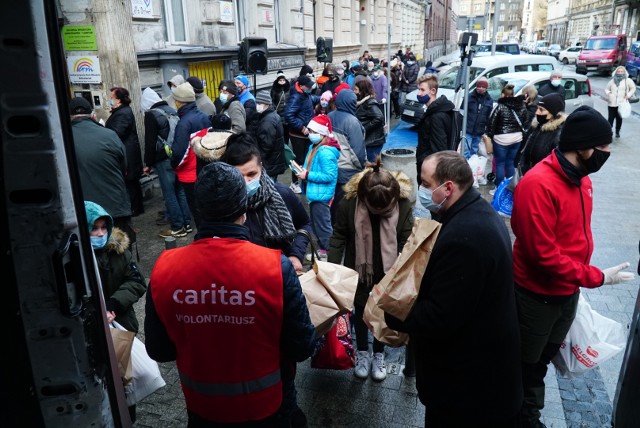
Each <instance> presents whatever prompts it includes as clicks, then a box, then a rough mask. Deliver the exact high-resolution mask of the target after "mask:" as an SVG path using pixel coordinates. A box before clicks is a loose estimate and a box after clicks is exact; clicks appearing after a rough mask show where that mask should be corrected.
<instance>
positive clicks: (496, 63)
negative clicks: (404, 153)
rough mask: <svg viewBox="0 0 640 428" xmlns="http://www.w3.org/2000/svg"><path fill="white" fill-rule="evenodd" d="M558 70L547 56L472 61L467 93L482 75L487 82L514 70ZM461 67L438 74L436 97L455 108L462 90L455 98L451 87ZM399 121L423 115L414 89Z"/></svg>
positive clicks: (412, 120)
mask: <svg viewBox="0 0 640 428" xmlns="http://www.w3.org/2000/svg"><path fill="white" fill-rule="evenodd" d="M560 67H561V64H560V62H558V60H557V59H555V58H554V57H552V56H550V55H530V54H520V55H495V56H481V57H476V58H473V61H472V62H471V67H469V90H471V89H474V88H475V87H476V81H477V80H478V78H479V77H481V76H484V77H486V78H487V79H489V78H491V77H493V76H496V75H498V74H504V73H512V72H515V71H549V72H551V70H556V69H559V68H560ZM461 69H462V66H461V65H460V64H459V63H458V64H455V65H453V66H452V67H451V68H449V69H447V70H446V71H443V72H442V74H438V97H439V96H440V95H444V96H446V97H447V98H448V99H450V100H451V101H453V103H454V104H455V105H456V107H460V104H461V102H462V98H463V96H464V91H463V90H460V91H459V92H458V94H457V96H456V93H455V89H456V88H455V85H456V78H457V77H458V72H459V71H460V70H461ZM403 107H404V109H403V112H402V120H404V121H406V122H411V123H418V122H419V121H420V118H421V117H422V115H423V114H424V105H423V104H420V103H419V102H418V90H415V91H412V92H410V93H408V94H407V98H406V100H405V102H404V105H403Z"/></svg>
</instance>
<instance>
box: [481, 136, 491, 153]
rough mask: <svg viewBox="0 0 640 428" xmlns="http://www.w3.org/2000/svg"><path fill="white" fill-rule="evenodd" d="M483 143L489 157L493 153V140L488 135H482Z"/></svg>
mask: <svg viewBox="0 0 640 428" xmlns="http://www.w3.org/2000/svg"><path fill="white" fill-rule="evenodd" d="M482 142H483V143H484V147H485V150H486V152H487V156H488V155H490V154H492V153H493V140H492V139H491V137H489V136H488V135H487V134H483V135H482Z"/></svg>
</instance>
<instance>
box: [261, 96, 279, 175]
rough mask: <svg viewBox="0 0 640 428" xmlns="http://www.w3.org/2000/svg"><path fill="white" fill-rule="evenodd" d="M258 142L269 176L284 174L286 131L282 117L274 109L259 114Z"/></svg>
mask: <svg viewBox="0 0 640 428" xmlns="http://www.w3.org/2000/svg"><path fill="white" fill-rule="evenodd" d="M256 141H257V143H258V149H259V150H260V155H261V157H262V165H263V166H264V169H265V170H266V171H267V174H269V176H271V177H273V176H275V175H278V174H282V173H283V172H284V171H285V169H286V163H285V159H284V131H283V128H282V121H281V119H280V116H278V113H276V112H275V111H274V110H273V109H272V108H269V109H268V110H265V111H263V112H262V113H259V119H258V125H257V132H256Z"/></svg>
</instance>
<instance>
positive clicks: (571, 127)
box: [545, 106, 613, 153]
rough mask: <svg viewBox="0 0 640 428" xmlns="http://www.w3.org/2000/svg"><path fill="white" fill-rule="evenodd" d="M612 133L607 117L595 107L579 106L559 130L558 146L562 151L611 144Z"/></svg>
mask: <svg viewBox="0 0 640 428" xmlns="http://www.w3.org/2000/svg"><path fill="white" fill-rule="evenodd" d="M545 108H546V107H545ZM612 135H613V132H612V131H611V125H610V124H609V122H608V121H607V119H605V118H604V117H603V116H602V115H601V114H600V113H598V112H597V111H596V110H595V109H593V108H591V107H587V106H581V107H578V108H577V109H576V110H575V111H574V112H573V113H571V114H570V115H569V116H568V117H567V120H566V122H565V123H564V126H563V127H562V131H560V141H559V143H558V148H559V149H560V151H561V152H563V153H564V152H570V151H573V150H586V149H592V148H594V147H598V146H604V145H605V144H611V137H612Z"/></svg>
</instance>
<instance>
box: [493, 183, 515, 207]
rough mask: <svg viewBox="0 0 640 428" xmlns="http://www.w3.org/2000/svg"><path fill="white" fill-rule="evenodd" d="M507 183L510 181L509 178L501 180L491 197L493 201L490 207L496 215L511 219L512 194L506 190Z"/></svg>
mask: <svg viewBox="0 0 640 428" xmlns="http://www.w3.org/2000/svg"><path fill="white" fill-rule="evenodd" d="M509 181H511V177H509V178H505V179H504V180H502V182H501V183H500V185H499V186H498V188H497V189H496V193H494V195H493V201H491V206H492V207H493V208H494V209H495V210H496V211H497V212H498V214H500V215H502V216H505V217H511V212H512V211H513V193H511V191H510V190H508V189H507V186H508V185H509Z"/></svg>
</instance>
